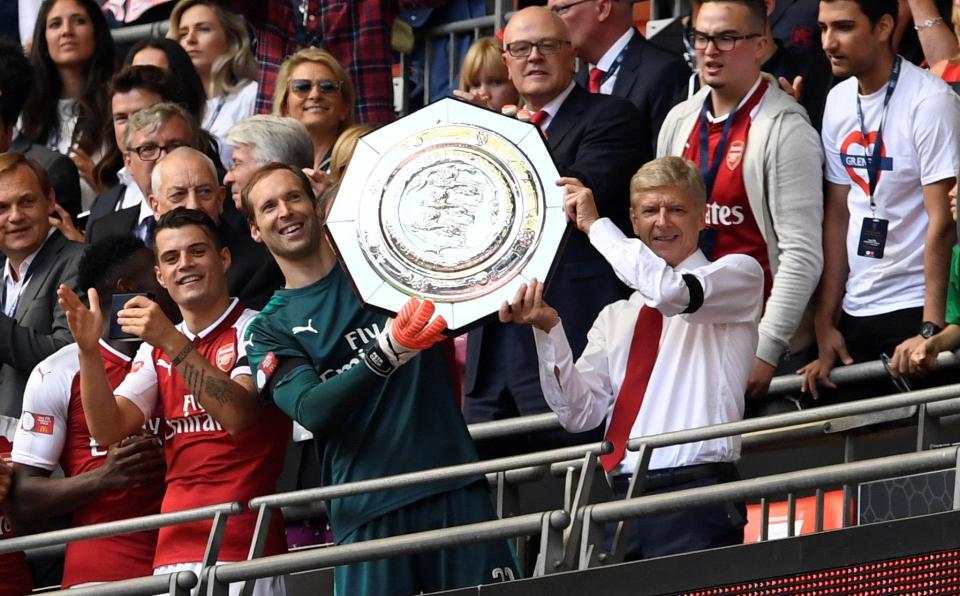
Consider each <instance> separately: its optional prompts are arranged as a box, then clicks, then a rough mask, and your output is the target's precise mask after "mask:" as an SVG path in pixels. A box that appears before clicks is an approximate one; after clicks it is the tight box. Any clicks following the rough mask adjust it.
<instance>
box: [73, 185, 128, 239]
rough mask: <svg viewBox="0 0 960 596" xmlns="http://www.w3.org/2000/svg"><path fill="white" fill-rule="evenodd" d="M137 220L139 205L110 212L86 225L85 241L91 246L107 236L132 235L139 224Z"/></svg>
mask: <svg viewBox="0 0 960 596" xmlns="http://www.w3.org/2000/svg"><path fill="white" fill-rule="evenodd" d="M108 192H109V191H108ZM120 194H121V195H122V194H123V193H122V192H121V193H120ZM98 200H99V199H98ZM139 219H140V205H137V206H135V207H127V208H126V209H121V210H120V211H111V212H109V213H107V214H106V215H104V216H102V217H99V218H97V219H95V220H92V221H90V222H89V223H88V224H87V232H86V238H85V241H86V243H87V244H93V243H94V242H96V241H97V240H102V239H104V238H106V237H108V236H126V235H127V234H132V233H133V231H134V229H136V227H137V224H138V223H140V222H139V221H138V220H139Z"/></svg>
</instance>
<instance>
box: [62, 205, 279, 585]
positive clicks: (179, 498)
mask: <svg viewBox="0 0 960 596" xmlns="http://www.w3.org/2000/svg"><path fill="white" fill-rule="evenodd" d="M154 245H155V246H156V253H157V264H156V267H155V270H156V272H157V277H158V279H159V280H160V283H161V285H163V286H164V287H165V288H166V289H167V290H168V291H169V293H170V296H171V298H173V300H174V301H175V302H176V303H177V304H178V305H179V307H180V311H181V314H182V315H183V322H182V323H181V324H180V325H178V326H174V325H173V324H172V323H171V322H170V320H169V319H168V318H167V317H166V316H165V315H164V314H163V312H162V310H161V309H160V307H159V306H158V305H157V304H156V303H155V302H153V301H151V300H149V299H147V298H146V297H143V296H139V297H136V298H133V299H131V300H130V301H128V302H127V303H126V305H124V308H123V310H121V311H120V313H119V317H118V322H119V324H120V325H121V328H122V329H123V331H125V332H127V333H131V334H133V335H136V336H137V337H139V338H141V339H143V341H144V343H143V345H141V346H140V349H139V350H138V352H137V355H136V357H135V358H134V362H133V366H132V368H131V371H130V374H128V375H127V377H126V378H125V379H124V380H123V382H122V383H121V384H120V385H119V386H118V387H117V388H116V390H115V391H114V390H112V389H111V388H110V384H109V382H108V379H107V376H106V374H105V371H104V364H103V360H102V357H101V355H100V351H99V349H98V344H97V339H98V335H99V333H98V332H99V330H100V329H102V326H103V315H102V314H101V311H100V309H99V307H97V306H96V305H97V304H98V299H97V295H96V291H95V290H91V291H90V292H88V295H89V297H90V304H91V305H94V306H93V308H90V309H87V308H86V307H84V306H83V304H82V303H81V302H80V300H79V299H78V298H77V296H76V295H75V294H74V293H73V292H71V291H70V290H69V288H66V287H61V289H60V301H61V304H62V305H63V308H64V311H65V312H66V313H67V322H68V323H69V325H70V329H71V331H72V332H73V335H74V337H75V338H76V339H77V344H78V345H79V348H80V349H79V354H80V390H81V397H82V400H83V406H84V411H85V412H86V418H87V424H88V425H89V427H90V431H91V434H92V435H93V436H94V437H95V438H96V439H97V441H98V442H100V443H102V444H103V443H106V444H109V443H112V442H115V441H117V440H119V439H121V438H123V437H124V436H126V435H127V434H128V433H129V432H131V431H133V430H136V429H137V428H139V427H140V426H141V425H142V424H143V421H144V420H145V419H146V418H147V416H148V415H149V413H150V412H152V411H153V408H154V407H156V406H159V407H161V408H162V413H163V417H164V423H165V427H164V429H163V435H164V452H165V454H166V459H167V492H166V495H165V497H164V500H163V506H162V511H163V512H169V511H177V510H182V509H189V508H194V507H201V506H204V505H211V504H214V503H223V502H227V501H240V502H241V503H244V502H246V501H248V500H249V499H251V498H253V497H256V496H260V495H264V494H269V493H272V492H274V491H275V489H276V486H275V485H276V480H277V477H278V476H279V474H280V469H281V467H282V466H283V458H284V452H285V449H286V446H287V441H288V438H289V437H290V433H291V427H290V419H289V418H287V417H286V416H285V415H284V414H283V413H281V412H280V411H279V410H278V409H277V408H276V407H274V406H268V405H265V404H264V403H263V402H262V401H260V399H259V397H258V396H257V393H256V390H255V388H254V385H253V383H252V382H251V380H250V369H249V366H248V364H247V357H246V353H245V350H244V346H243V344H242V342H241V341H240V339H239V338H240V337H242V331H243V329H244V328H245V327H246V325H247V324H248V323H249V322H250V320H251V319H252V318H253V317H254V316H256V314H257V313H256V312H255V311H251V310H246V309H244V308H243V307H242V306H240V305H239V304H238V302H237V300H236V299H231V298H230V296H229V294H228V291H227V282H226V277H225V272H226V270H227V268H228V267H229V266H230V252H229V250H225V249H223V248H222V246H221V244H220V240H219V237H218V236H217V232H216V227H215V224H214V223H213V221H212V220H211V219H210V218H209V216H207V215H206V214H204V213H202V212H200V211H196V210H192V209H185V208H177V209H174V210H172V211H170V212H167V213H166V214H164V215H163V216H162V217H161V218H160V220H159V221H158V222H157V226H156V231H155V236H154ZM255 519H256V518H255V514H254V512H252V511H247V512H245V513H243V514H240V515H237V516H234V517H232V518H230V520H229V521H228V523H227V528H226V532H225V535H224V537H223V545H222V547H221V549H220V552H219V556H218V560H219V561H237V560H243V559H245V558H246V555H247V551H248V549H249V546H250V540H251V538H252V535H253V528H254V523H255ZM210 526H211V522H198V523H192V524H182V525H178V526H170V527H166V528H162V529H161V530H160V537H159V540H158V543H157V553H156V557H155V558H154V573H158V574H160V573H169V572H171V571H176V570H183V569H189V570H192V571H194V572H198V573H199V572H200V571H201V569H200V561H202V559H203V555H204V550H205V547H206V542H207V536H208V535H209V531H210ZM270 528H271V531H270V535H269V536H268V539H267V549H266V553H267V554H275V553H279V552H283V551H284V550H285V545H284V540H283V526H282V524H281V523H280V519H279V513H277V515H276V519H275V521H274V523H272V524H271V526H270ZM235 587H238V586H233V587H232V588H235ZM254 593H255V594H258V593H259V594H283V593H284V585H283V582H282V580H281V579H279V578H277V579H273V580H260V581H258V582H257V586H256V589H255V592H254Z"/></svg>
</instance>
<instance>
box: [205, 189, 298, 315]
mask: <svg viewBox="0 0 960 596" xmlns="http://www.w3.org/2000/svg"><path fill="white" fill-rule="evenodd" d="M227 200H228V201H229V200H230V199H227ZM220 239H221V240H222V242H223V245H224V246H225V247H227V248H229V249H230V257H231V258H230V268H229V269H227V287H228V288H229V289H230V295H231V296H236V297H237V298H239V299H240V302H241V303H243V305H244V306H246V307H248V308H252V309H254V310H261V309H263V307H264V306H266V304H267V302H268V301H269V300H270V297H271V296H273V293H274V292H275V291H277V290H278V289H280V288H282V287H283V283H284V280H283V273H282V272H281V271H280V266H279V265H277V262H276V261H275V260H274V258H273V255H271V254H270V252H269V251H268V250H267V247H266V246H265V245H263V244H260V243H259V242H256V241H254V240H253V238H251V237H250V231H249V229H248V228H239V227H237V226H236V225H231V223H229V222H228V221H226V220H224V221H221V223H220Z"/></svg>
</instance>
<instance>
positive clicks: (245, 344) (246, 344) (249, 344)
mask: <svg viewBox="0 0 960 596" xmlns="http://www.w3.org/2000/svg"><path fill="white" fill-rule="evenodd" d="M311 320H313V319H311ZM242 347H243V351H247V348H252V347H253V334H252V333H251V334H250V337H248V338H247V340H246V341H245V342H243V346H242Z"/></svg>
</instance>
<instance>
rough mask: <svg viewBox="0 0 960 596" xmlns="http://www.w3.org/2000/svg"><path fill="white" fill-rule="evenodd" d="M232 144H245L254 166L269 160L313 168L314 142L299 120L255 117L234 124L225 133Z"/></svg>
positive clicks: (260, 115)
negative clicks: (250, 152) (251, 154)
mask: <svg viewBox="0 0 960 596" xmlns="http://www.w3.org/2000/svg"><path fill="white" fill-rule="evenodd" d="M227 141H228V142H229V143H230V144H231V145H247V146H248V147H250V150H251V151H252V152H253V158H254V160H255V161H256V162H257V166H264V165H266V164H268V163H270V162H272V161H275V162H277V163H282V164H286V165H288V166H295V167H298V168H312V167H313V140H311V138H310V133H309V132H307V127H306V126H304V125H303V123H302V122H300V121H299V120H294V119H293V118H287V117H285V116H271V115H268V114H258V115H256V116H250V117H249V118H246V119H244V120H241V121H240V122H237V123H236V124H234V125H233V126H232V127H231V128H230V130H228V131H227Z"/></svg>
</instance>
